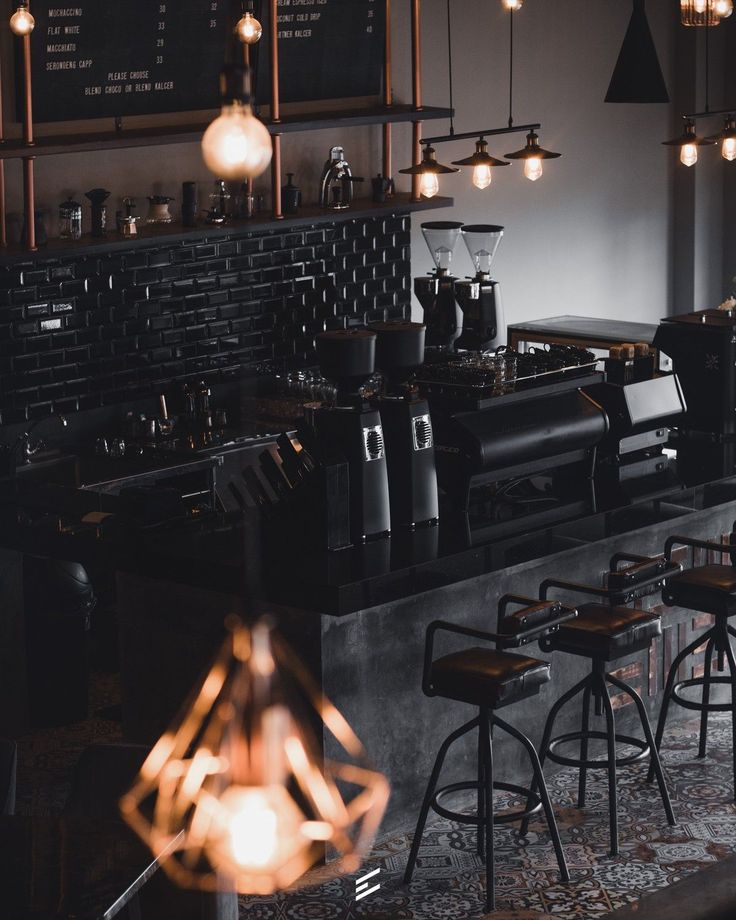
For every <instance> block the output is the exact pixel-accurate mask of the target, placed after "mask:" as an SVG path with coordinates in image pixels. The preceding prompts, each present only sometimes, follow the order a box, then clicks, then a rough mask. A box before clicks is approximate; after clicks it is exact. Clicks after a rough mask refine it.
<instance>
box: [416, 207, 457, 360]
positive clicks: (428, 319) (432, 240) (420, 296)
mask: <svg viewBox="0 0 736 920" xmlns="http://www.w3.org/2000/svg"><path fill="white" fill-rule="evenodd" d="M461 228H462V224H461V223H459V222H458V221H454V220H436V221H428V222H425V223H423V224H422V233H423V234H424V241H425V243H426V244H427V247H428V249H429V251H430V253H431V254H432V259H433V260H434V264H435V268H434V271H433V272H432V273H431V274H430V275H429V276H426V275H425V276H423V277H421V278H415V279H414V293H415V294H416V296H417V300H418V301H419V303H420V304H421V306H422V309H423V310H424V324H425V326H426V327H427V333H426V345H427V348H430V349H436V350H442V351H452V349H453V347H454V344H455V339H457V337H458V336H459V335H460V333H461V331H462V324H463V314H462V311H461V309H460V306H459V305H458V302H457V297H456V294H455V284H456V283H457V278H455V277H454V276H453V275H451V274H450V266H451V264H452V259H453V255H454V253H455V247H456V246H457V241H458V239H459V237H460V230H461Z"/></svg>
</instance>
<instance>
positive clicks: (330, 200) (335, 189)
mask: <svg viewBox="0 0 736 920" xmlns="http://www.w3.org/2000/svg"><path fill="white" fill-rule="evenodd" d="M362 181H363V179H362V177H360V176H354V175H353V172H352V170H351V168H350V164H349V163H348V161H347V160H346V159H345V151H344V150H343V148H342V147H331V148H330V157H329V159H328V160H327V162H326V163H325V165H324V168H323V170H322V177H321V179H320V183H319V203H320V207H323V208H328V209H329V210H331V211H344V210H346V209H347V208H349V207H350V205H351V204H352V201H353V184H354V183H355V182H362Z"/></svg>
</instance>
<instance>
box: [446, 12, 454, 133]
mask: <svg viewBox="0 0 736 920" xmlns="http://www.w3.org/2000/svg"><path fill="white" fill-rule="evenodd" d="M450 2H451V0H447V72H448V77H449V84H450V134H454V133H455V104H454V97H453V87H452V16H451V14H450Z"/></svg>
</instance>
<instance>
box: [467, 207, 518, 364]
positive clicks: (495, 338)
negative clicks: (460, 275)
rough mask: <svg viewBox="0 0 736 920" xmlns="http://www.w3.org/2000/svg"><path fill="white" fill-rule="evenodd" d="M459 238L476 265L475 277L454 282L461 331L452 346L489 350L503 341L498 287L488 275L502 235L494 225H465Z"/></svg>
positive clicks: (503, 343) (504, 340)
mask: <svg viewBox="0 0 736 920" xmlns="http://www.w3.org/2000/svg"><path fill="white" fill-rule="evenodd" d="M461 233H462V237H463V240H465V245H466V246H467V248H468V253H469V254H470V258H471V261H472V262H473V265H474V267H475V277H473V278H471V279H468V280H466V281H457V282H456V283H455V296H456V297H457V300H458V302H459V304H460V307H461V308H462V312H463V320H462V334H461V335H460V337H459V338H458V339H457V341H456V342H455V347H456V348H458V349H463V350H467V351H489V350H490V349H492V348H496V347H497V346H499V345H505V344H506V316H505V314H504V310H503V301H502V300H501V287H500V285H499V283H498V281H494V280H493V279H492V278H491V263H492V262H493V258H494V256H495V255H496V250H497V249H498V244H499V243H500V242H501V237H502V236H503V227H499V226H498V225H496V224H466V225H465V226H464V227H463V228H462V230H461Z"/></svg>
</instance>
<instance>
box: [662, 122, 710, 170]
mask: <svg viewBox="0 0 736 920" xmlns="http://www.w3.org/2000/svg"><path fill="white" fill-rule="evenodd" d="M662 143H663V144H664V146H665V147H679V148H680V162H681V163H682V165H683V166H694V165H695V164H696V163H697V162H698V148H699V147H706V146H708V145H709V144H715V143H716V141H715V139H714V138H711V137H698V135H697V134H696V133H695V122H694V121H692V120H691V119H689V118H688V119H686V120H685V128H684V130H683V132H682V134H681V135H680V136H679V137H675V138H673V139H672V140H671V141H663V142H662Z"/></svg>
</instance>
